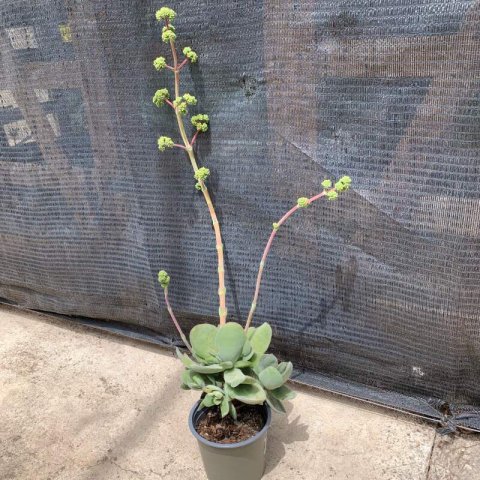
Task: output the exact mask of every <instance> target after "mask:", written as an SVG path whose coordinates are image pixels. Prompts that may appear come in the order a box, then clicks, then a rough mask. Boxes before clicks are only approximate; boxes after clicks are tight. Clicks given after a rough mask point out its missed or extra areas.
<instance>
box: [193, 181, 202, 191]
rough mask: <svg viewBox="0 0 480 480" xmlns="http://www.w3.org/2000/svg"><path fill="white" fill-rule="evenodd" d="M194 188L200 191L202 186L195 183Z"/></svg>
mask: <svg viewBox="0 0 480 480" xmlns="http://www.w3.org/2000/svg"><path fill="white" fill-rule="evenodd" d="M195 188H196V189H197V190H201V189H202V185H201V184H200V183H199V182H197V183H196V184H195Z"/></svg>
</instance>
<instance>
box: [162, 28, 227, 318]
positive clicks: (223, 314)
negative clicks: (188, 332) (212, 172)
mask: <svg viewBox="0 0 480 480" xmlns="http://www.w3.org/2000/svg"><path fill="white" fill-rule="evenodd" d="M167 25H168V23H167ZM170 47H171V49H172V57H173V71H174V77H175V98H179V97H180V68H181V67H183V65H184V63H185V62H183V63H182V64H180V65H179V63H178V56H177V49H176V48H175V42H174V41H173V40H170ZM175 116H176V118H177V123H178V129H179V131H180V136H181V137H182V140H183V143H184V145H185V149H186V151H187V153H188V157H189V159H190V163H191V165H192V168H193V171H194V172H197V170H198V165H197V161H196V158H195V153H194V151H193V146H192V143H193V141H195V139H196V135H195V136H194V138H193V139H192V143H190V142H189V140H188V136H187V133H186V131H185V125H184V123H183V118H182V114H181V113H180V112H179V110H178V108H175ZM198 183H199V185H200V189H201V191H202V193H203V197H204V198H205V202H206V204H207V207H208V211H209V213H210V218H211V220H212V225H213V230H214V232H215V243H216V249H217V258H218V297H219V309H218V314H219V317H220V325H223V324H225V323H226V321H227V305H226V292H227V290H226V287H225V265H224V257H223V242H222V234H221V231H220V224H219V223H218V218H217V214H216V212H215V208H214V206H213V203H212V199H211V197H210V193H209V192H208V188H207V186H206V185H205V182H204V181H203V180H199V182H198Z"/></svg>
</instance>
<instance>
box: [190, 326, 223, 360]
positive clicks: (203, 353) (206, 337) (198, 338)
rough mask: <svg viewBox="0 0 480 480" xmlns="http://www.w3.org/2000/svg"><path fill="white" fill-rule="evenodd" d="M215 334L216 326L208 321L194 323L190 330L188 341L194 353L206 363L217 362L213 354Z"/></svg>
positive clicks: (214, 350)
mask: <svg viewBox="0 0 480 480" xmlns="http://www.w3.org/2000/svg"><path fill="white" fill-rule="evenodd" d="M216 335H217V327H215V326H213V325H210V324H209V323H202V324H200V325H195V327H193V328H192V330H191V331H190V343H191V345H192V349H193V351H194V353H195V355H196V356H197V357H200V359H203V360H205V361H206V362H208V363H216V362H217V359H216V358H215V356H214V354H215V353H216V351H217V349H216V347H215V336H216Z"/></svg>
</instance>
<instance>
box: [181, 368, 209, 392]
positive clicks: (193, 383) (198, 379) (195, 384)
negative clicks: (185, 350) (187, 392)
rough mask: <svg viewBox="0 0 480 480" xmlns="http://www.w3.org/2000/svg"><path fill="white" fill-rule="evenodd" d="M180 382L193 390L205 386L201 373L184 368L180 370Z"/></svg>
mask: <svg viewBox="0 0 480 480" xmlns="http://www.w3.org/2000/svg"><path fill="white" fill-rule="evenodd" d="M182 382H183V383H184V385H186V386H187V387H188V388H191V389H193V390H201V389H202V388H203V387H204V386H205V380H204V379H203V377H202V375H200V374H199V373H195V372H192V371H191V370H184V371H183V372H182Z"/></svg>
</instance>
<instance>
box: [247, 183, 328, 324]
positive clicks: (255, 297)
mask: <svg viewBox="0 0 480 480" xmlns="http://www.w3.org/2000/svg"><path fill="white" fill-rule="evenodd" d="M326 194H327V192H326V191H325V190H323V191H322V192H320V193H319V194H317V195H315V196H313V197H311V198H309V199H308V204H309V205H310V204H311V203H312V202H314V201H315V200H318V199H319V198H322V197H324V196H325V195H326ZM299 208H300V207H299V206H298V205H295V206H294V207H293V208H291V209H290V210H289V211H288V212H287V213H286V214H285V215H284V216H283V217H282V218H281V219H280V220H279V221H278V222H277V227H276V228H274V229H273V230H272V233H271V234H270V238H269V239H268V242H267V245H266V246H265V250H264V251H263V255H262V259H261V261H260V267H259V269H258V274H257V283H256V285H255V293H254V295H253V301H252V306H251V307H250V311H249V313H248V318H247V322H246V324H245V331H247V330H248V329H249V328H250V325H251V323H252V319H253V315H254V313H255V310H256V308H257V301H258V295H259V293H260V285H261V283H262V275H263V269H264V268H265V262H266V261H267V256H268V253H269V252H270V248H271V247H272V243H273V239H274V238H275V235H276V234H277V231H278V228H279V227H281V226H282V225H283V224H284V223H285V222H286V221H287V220H288V219H289V218H290V217H291V216H292V215H293V214H294V213H295V212H296V211H297V210H298V209H299Z"/></svg>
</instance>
